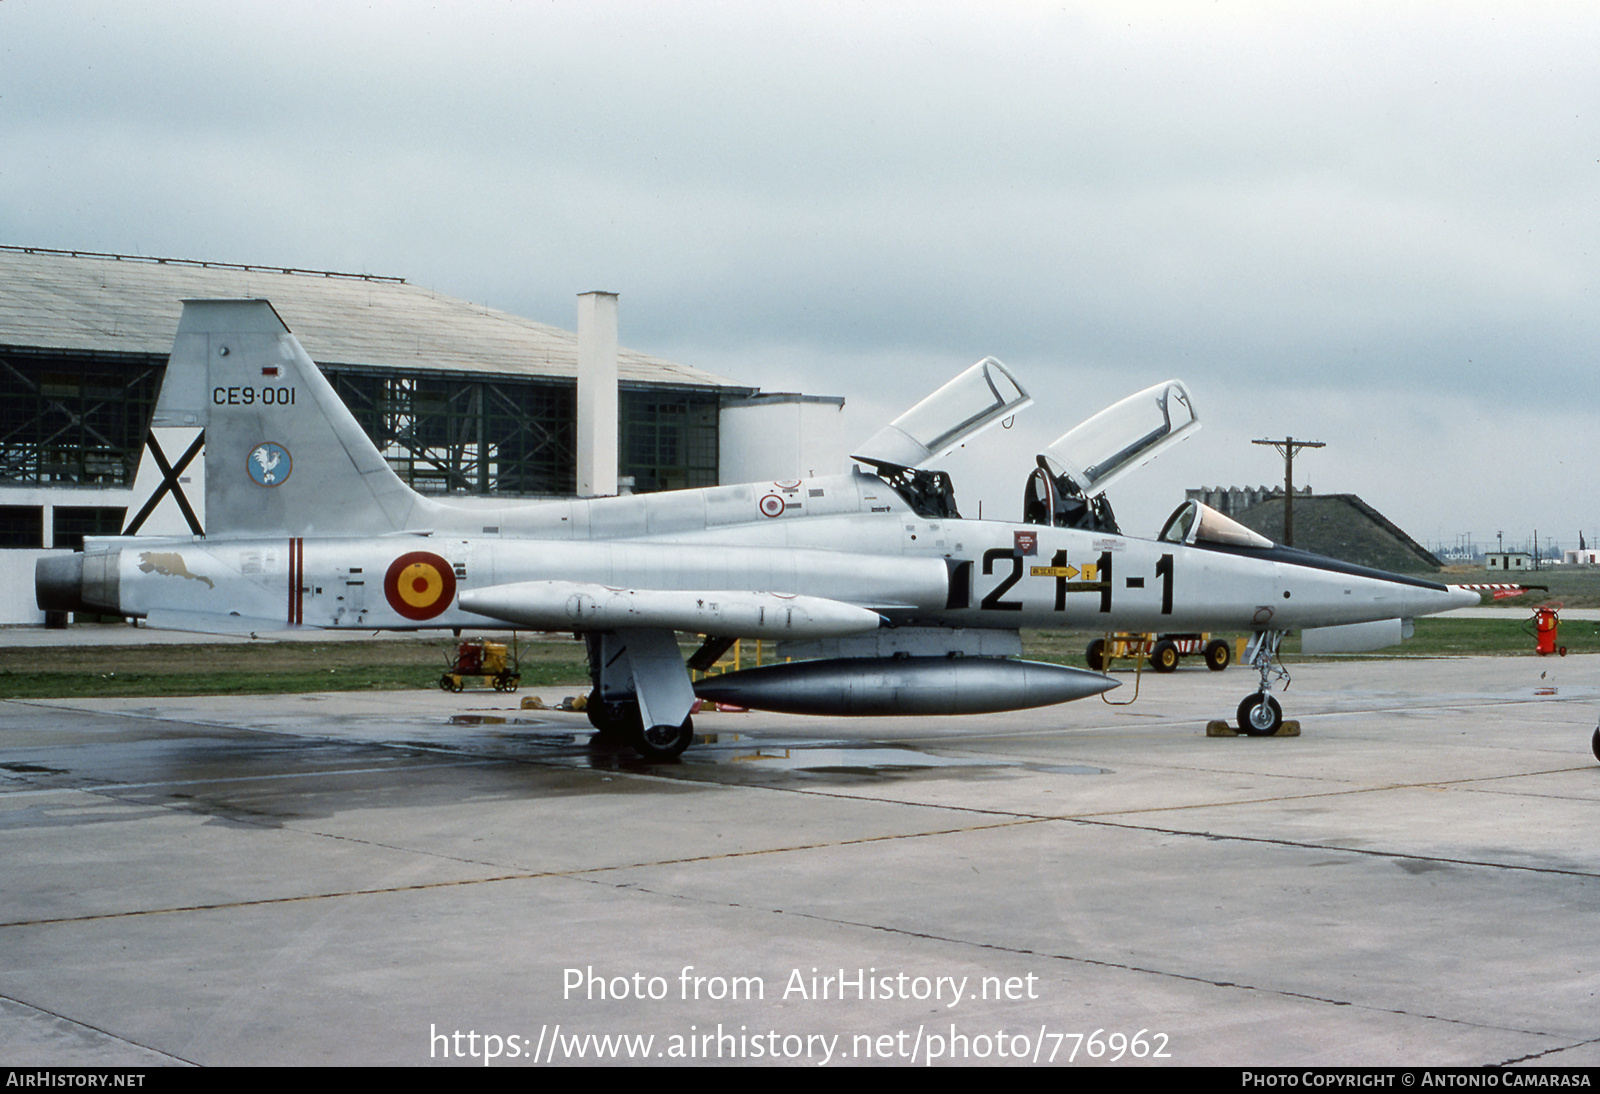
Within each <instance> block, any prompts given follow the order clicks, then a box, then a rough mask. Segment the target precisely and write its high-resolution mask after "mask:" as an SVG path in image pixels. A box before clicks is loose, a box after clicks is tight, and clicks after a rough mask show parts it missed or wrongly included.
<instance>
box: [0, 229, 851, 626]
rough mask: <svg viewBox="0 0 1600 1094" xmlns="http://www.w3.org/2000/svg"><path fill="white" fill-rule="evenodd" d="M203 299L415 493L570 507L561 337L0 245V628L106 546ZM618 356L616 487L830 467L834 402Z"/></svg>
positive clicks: (26, 614)
mask: <svg viewBox="0 0 1600 1094" xmlns="http://www.w3.org/2000/svg"><path fill="white" fill-rule="evenodd" d="M201 298H260V299H266V300H270V301H271V302H272V305H273V307H274V308H276V309H277V311H278V314H279V315H281V316H282V317H283V320H284V322H285V323H286V324H287V325H288V326H289V329H290V330H292V331H294V333H295V336H296V337H297V338H298V339H299V340H300V343H301V344H302V345H303V346H304V347H305V349H306V352H307V353H308V354H309V355H310V356H311V358H312V360H314V361H316V362H317V364H318V365H319V366H320V367H321V368H322V370H323V372H324V373H325V374H326V375H327V376H328V379H329V380H330V382H332V384H333V385H334V388H335V389H336V390H337V391H338V392H339V395H340V396H341V398H343V399H344V401H345V403H346V405H347V406H349V408H350V410H351V412H352V413H354V415H355V416H356V419H357V420H358V421H359V422H360V423H361V424H362V426H363V428H365V429H366V430H367V432H368V434H369V435H370V436H371V437H372V438H373V440H374V441H375V442H376V443H377V445H378V447H379V449H380V450H381V451H382V452H383V453H384V455H385V457H386V458H387V459H388V461H389V463H390V464H391V466H393V467H394V468H395V470H396V471H397V472H398V473H399V474H400V476H401V478H403V479H404V480H405V481H407V482H408V483H410V484H411V485H412V486H413V487H414V488H415V489H417V490H419V491H421V492H423V493H431V494H456V495H486V494H496V495H501V496H526V497H553V496H563V495H565V496H570V495H572V494H573V493H574V492H575V489H576V467H577V460H576V449H577V444H578V428H577V424H576V421H577V412H578V411H577V389H578V373H579V353H578V336H577V334H575V333H574V332H571V331H567V330H562V329H560V328H557V327H553V326H549V325H547V324H544V323H539V322H535V321H533V320H531V319H525V318H523V317H521V316H516V315H511V314H508V313H506V312H502V311H497V310H495V309H493V308H488V307H484V306H482V305H479V304H472V303H469V302H467V301H465V300H458V299H455V298H452V297H448V296H444V295H441V294H439V293H436V292H432V291H430V290H428V289H424V288H421V287H418V286H416V285H412V284H410V283H408V282H407V281H405V280H404V279H403V278H398V277H380V276H376V275H371V274H343V273H332V272H327V271H319V270H302V269H290V268H282V267H268V266H251V265H234V264H228V263H217V262H199V261H187V260H178V259H162V258H144V257H136V256H130V255H112V254H96V253H88V252H81V251H61V250H48V249H43V248H28V247H10V246H0V622H3V623H26V622H37V621H39V620H41V619H42V618H43V615H42V613H40V612H39V611H38V610H37V608H36V606H35V605H34V603H33V563H34V560H35V559H36V558H37V557H38V556H39V554H40V553H42V552H43V551H45V550H50V549H56V550H60V549H63V548H74V547H79V546H81V545H82V542H83V537H84V536H86V535H115V534H117V533H118V532H120V531H121V530H122V527H123V522H124V520H125V518H126V515H127V511H128V508H129V506H130V504H132V502H133V498H132V487H133V483H134V478H135V474H136V472H137V470H138V467H139V461H140V455H141V451H142V449H143V446H144V438H145V432H146V429H147V427H148V424H149V419H150V412H151V409H152V408H153V407H154V405H155V399H156V395H157V392H158V391H159V390H160V387H161V378H162V374H163V373H164V371H165V368H166V363H167V356H168V354H169V353H170V352H171V350H172V339H173V335H174V333H175V332H176V331H177V326H178V316H179V314H180V312H181V311H182V301H184V300H185V299H201ZM615 360H616V377H617V391H616V399H617V408H618V414H617V418H618V422H617V434H616V436H617V449H618V452H617V472H618V475H619V481H620V482H621V483H622V484H624V486H623V488H624V489H627V488H628V487H627V484H628V480H629V479H631V480H632V488H633V489H635V490H637V491H640V492H644V491H651V490H665V489H675V488H680V487H694V486H713V485H716V484H717V483H718V482H720V481H727V482H740V481H753V480H758V479H762V478H779V477H792V476H794V475H796V474H798V473H800V472H801V471H803V470H808V468H805V467H803V465H804V464H806V463H812V464H816V463H824V464H829V465H828V466H826V467H825V468H824V467H819V468H817V470H819V471H823V470H826V471H831V470H834V469H835V468H834V467H833V466H831V464H830V456H829V455H828V451H829V449H830V448H833V447H838V448H839V449H840V451H841V452H842V442H841V441H840V440H839V439H838V437H837V432H838V427H837V419H838V416H839V415H838V411H839V410H840V408H842V406H843V403H844V400H843V399H836V398H825V397H817V396H801V395H796V394H787V393H785V394H766V393H762V392H760V391H758V390H757V389H755V388H752V387H750V386H748V385H743V384H739V383H737V382H736V381H734V380H730V379H728V378H726V377H723V376H717V375H714V374H712V373H710V372H706V371H704V370H702V369H697V368H694V367H692V366H689V365H682V364H678V363H675V362H672V361H667V360H663V359H661V358H659V357H653V356H650V355H649V354H645V353H639V352H637V351H634V350H629V349H623V348H618V349H617V351H616V358H615ZM838 462H839V459H838V458H832V459H831V463H838ZM602 492H606V491H602Z"/></svg>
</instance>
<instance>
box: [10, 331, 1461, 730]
mask: <svg viewBox="0 0 1600 1094" xmlns="http://www.w3.org/2000/svg"><path fill="white" fill-rule="evenodd" d="M1030 402H1031V398H1030V397H1029V396H1028V394H1027V392H1026V391H1024V390H1023V388H1022V387H1021V385H1020V384H1018V383H1017V381H1016V379H1015V378H1014V377H1013V376H1012V375H1011V373H1010V372H1008V371H1007V370H1006V368H1005V367H1004V366H1003V365H1002V364H1001V363H1000V362H998V361H996V360H994V359H993V358H988V359H985V360H983V361H980V362H978V363H977V364H976V365H974V366H972V368H970V369H968V370H966V371H965V372H964V373H962V374H961V375H960V376H958V377H957V378H956V379H955V380H953V381H951V383H949V384H947V385H945V386H944V387H943V388H941V389H939V391H937V392H935V393H934V394H933V395H931V396H929V397H928V398H927V399H925V400H923V401H922V402H921V403H918V404H917V405H916V406H915V407H913V408H912V409H911V410H910V411H908V412H907V413H906V414H904V415H902V416H901V417H900V418H898V419H896V420H895V422H894V423H892V424H891V425H890V426H888V427H886V428H885V429H884V430H882V431H881V432H880V433H879V434H878V435H877V436H875V437H873V438H872V439H871V440H869V441H868V442H867V444H866V445H864V446H862V447H861V448H860V449H858V450H857V452H856V454H855V457H854V458H855V459H857V460H858V461H859V463H858V464H857V465H856V467H855V468H854V469H853V470H852V471H851V472H849V473H848V474H843V475H835V476H828V477H820V478H813V479H805V480H791V481H783V482H768V483H754V484H744V485H737V486H719V487H711V488H707V489H697V490H679V491H670V492H663V493H657V494H647V495H640V496H630V497H604V498H589V499H567V500H556V501H524V502H520V503H507V504H505V505H503V506H501V507H492V506H491V507H488V508H484V507H480V506H471V507H468V506H463V505H457V504H451V503H450V502H449V501H446V500H440V499H434V498H428V497H424V496H422V495H420V494H418V493H416V492H415V491H413V490H412V489H410V488H409V487H408V486H406V485H405V484H404V483H403V482H402V481H401V480H400V479H399V477H398V476H397V475H396V474H395V473H394V471H393V470H392V469H391V468H390V467H389V465H388V464H387V463H386V462H385V461H384V459H383V457H382V455H381V454H380V453H379V451H378V450H377V448H376V447H375V446H374V445H373V443H372V441H371V440H370V439H369V438H368V437H367V436H366V435H365V433H363V432H362V430H361V428H360V426H359V425H358V424H357V423H356V421H355V419H354V418H353V417H352V416H351V414H350V412H349V410H348V409H347V408H346V407H345V406H344V404H343V403H342V402H341V401H340V400H339V398H338V396H337V395H336V394H335V392H334V390H333V388H332V386H331V385H330V384H329V383H328V381H327V380H326V379H325V378H324V377H323V375H322V374H321V372H320V371H319V370H318V369H317V367H316V365H315V364H313V363H312V361H311V359H310V358H309V357H308V356H307V355H306V353H305V351H304V350H303V349H302V348H301V346H300V344H299V342H298V341H297V340H296V339H295V337H294V335H293V334H291V333H290V332H289V330H288V328H287V327H286V326H285V324H284V323H283V321H282V320H281V319H280V318H279V316H278V314H277V312H276V311H275V310H274V309H273V308H272V306H271V304H269V303H268V302H267V301H264V300H198V301H187V302H185V305H184V310H183V316H182V319H181V320H180V322H179V325H178V334H177V338H176V341H175V343H174V346H173V351H172V357H171V361H170V363H169V365H168V368H167V373H166V377H165V380H164V382H163V385H162V389H161V393H160V396H159V398H158V401H157V404H156V408H155V413H154V417H153V420H152V429H151V438H150V443H149V447H148V450H147V465H148V467H150V468H152V469H155V470H156V471H157V472H158V473H159V474H160V476H161V480H162V481H161V489H159V490H157V491H155V497H153V498H152V502H151V505H154V504H155V503H156V502H157V501H159V500H161V498H162V496H163V495H166V496H170V497H172V498H173V499H174V500H176V501H177V502H178V504H179V506H180V508H182V510H183V512H184V515H185V518H186V520H187V521H188V522H189V525H190V528H191V530H192V532H194V533H195V534H192V535H186V536H177V537H173V536H164V537H151V536H145V535H138V534H132V535H130V534H126V533H137V532H139V531H140V529H141V525H142V524H143V522H144V519H145V517H146V515H147V514H148V512H149V509H150V506H146V507H145V508H144V509H143V510H141V511H140V512H137V513H135V514H133V515H132V516H131V517H130V520H129V524H128V527H127V528H125V529H124V532H125V534H124V535H123V536H116V537H104V538H89V539H87V540H86V541H85V544H84V550H83V551H82V552H81V553H75V554H72V555H57V556H48V557H45V558H43V559H41V560H40V562H39V564H38V568H37V578H36V584H37V599H38V602H39V605H40V607H41V608H44V609H46V610H56V611H73V610H76V611H97V612H106V613H113V614H121V615H125V616H130V617H135V618H139V619H143V620H144V621H145V622H146V623H147V624H148V625H152V626H164V627H174V628H179V629H185V630H194V631H200V632H208V631H209V632H218V631H223V632H249V633H258V634H260V633H268V632H271V631H282V630H286V629H293V628H302V627H314V628H331V629H339V628H346V629H357V630H380V629H381V630H418V629H427V628H449V629H459V628H463V627H499V628H527V629H538V630H565V631H573V632H576V633H578V634H581V635H582V636H583V637H584V638H585V640H586V642H587V644H588V653H589V663H590V669H591V674H592V677H593V685H594V690H593V692H592V693H591V696H590V701H589V706H588V711H589V717H590V720H591V721H592V722H593V723H594V725H595V727H596V729H598V730H600V731H601V732H602V733H609V734H615V735H618V736H621V737H623V738H624V739H626V740H627V741H628V742H629V743H630V744H632V745H633V747H634V748H635V749H636V750H637V751H639V752H640V753H641V754H642V755H644V756H646V757H648V758H653V759H662V758H670V757H673V756H676V755H678V754H679V753H681V752H682V751H683V750H684V748H685V747H687V746H688V745H689V744H690V742H691V740H692V737H693V726H692V722H691V719H690V712H691V710H692V708H693V706H694V703H695V701H696V697H697V694H698V696H699V697H701V698H705V699H712V700H717V701H727V702H734V703H738V704H740V705H743V706H748V707H756V708H761V709H770V710H780V711H795V712H803V713H814V714H828V715H846V714H927V713H941V714H944V713H982V712H989V711H999V710H1013V709H1021V708H1025V707H1032V706H1042V705H1047V704H1051V703H1058V702H1064V701H1067V700H1071V699H1079V698H1084V697H1086V696H1089V695H1094V694H1099V693H1101V692H1103V691H1106V690H1108V689H1110V688H1112V687H1115V686H1116V681H1114V680H1112V679H1111V678H1110V677H1108V676H1105V675H1102V674H1100V673H1097V672H1090V671H1086V670H1084V669H1077V668H1068V667H1065V666H1060V665H1046V664H1040V663H1037V662H1029V661H1023V660H1019V659H1018V657H1019V655H1020V653H1021V640H1020V638H1019V634H1018V632H1019V629H1020V628H1022V627H1071V628H1081V629H1100V630H1106V631H1111V630H1155V629H1160V630H1167V631H1199V630H1247V631H1251V632H1253V634H1254V635H1255V637H1254V639H1253V640H1252V643H1251V653H1250V658H1251V661H1252V663H1253V664H1254V665H1255V667H1256V668H1257V669H1258V670H1259V672H1260V686H1259V688H1258V689H1257V690H1256V691H1255V692H1253V693H1252V694H1251V695H1249V696H1247V697H1246V698H1245V700H1244V702H1243V703H1241V704H1240V707H1239V712H1238V715H1239V724H1240V727H1241V729H1243V730H1245V731H1246V732H1250V733H1256V734H1265V733H1271V732H1273V731H1274V730H1276V729H1277V727H1278V725H1279V724H1280V722H1281V720H1282V710H1281V708H1280V706H1279V704H1278V702H1277V700H1276V699H1274V698H1273V697H1272V696H1271V695H1270V694H1269V693H1268V690H1269V686H1270V683H1271V681H1272V675H1273V671H1274V670H1273V668H1272V665H1273V661H1274V658H1275V655H1276V652H1277V648H1278V643H1279V641H1280V640H1281V638H1282V637H1283V635H1284V634H1285V633H1286V632H1288V631H1290V630H1293V629H1301V628H1305V629H1306V634H1307V635H1308V639H1307V640H1308V641H1310V637H1309V636H1312V635H1320V636H1321V637H1322V638H1323V640H1324V647H1325V648H1328V647H1329V645H1330V644H1339V643H1343V644H1344V645H1345V646H1346V647H1348V646H1349V645H1350V644H1351V643H1356V644H1365V645H1366V646H1367V647H1368V648H1376V647H1375V645H1373V644H1374V643H1376V644H1377V645H1382V644H1387V643H1389V642H1392V641H1398V640H1399V638H1400V636H1401V634H1402V633H1403V631H1404V629H1405V627H1406V624H1407V621H1409V620H1410V619H1411V618H1413V617H1415V616H1418V615H1425V614H1429V613H1432V612H1438V611H1444V610H1448V609H1450V608H1455V607H1460V606H1463V605H1465V604H1469V603H1476V602H1477V594H1475V593H1470V592H1462V591H1459V590H1452V589H1449V588H1447V587H1446V586H1443V585H1439V584H1436V583H1434V582H1430V581H1424V580H1420V579H1417V578H1410V577H1402V576H1397V575H1393V574H1386V573H1382V572H1379V571H1375V570H1368V569H1364V568H1361V567H1357V566H1350V565H1346V564H1344V563H1339V562H1334V561H1331V560H1328V559H1324V558H1320V557H1318V556H1314V555H1309V554H1306V553H1305V552H1300V551H1294V550H1292V549H1289V548H1284V547H1279V546H1275V545H1273V544H1272V543H1270V542H1269V541H1268V540H1266V539H1264V538H1262V537H1260V536H1258V535H1256V534H1255V533H1253V532H1250V531H1249V530H1247V529H1245V528H1243V527H1242V526H1240V525H1238V524H1236V523H1234V522H1233V521H1230V520H1229V519H1228V518H1226V517H1224V516H1222V515H1221V514H1220V513H1217V512H1215V511H1214V510H1211V509H1208V508H1207V507H1205V506H1203V505H1200V504H1199V503H1197V502H1188V503H1186V504H1185V505H1183V506H1180V507H1179V509H1178V510H1177V512H1175V513H1174V514H1173V516H1172V518H1171V519H1170V520H1169V521H1168V522H1167V525H1166V528H1165V529H1164V530H1163V531H1162V533H1161V535H1160V536H1159V537H1158V538H1156V539H1154V540H1148V539H1138V538H1134V537H1131V536H1127V535H1124V534H1123V533H1122V531H1121V530H1120V529H1119V528H1118V526H1117V523H1116V519H1115V517H1114V515H1113V514H1112V512H1111V508H1110V505H1109V504H1108V503H1107V502H1106V500H1105V497H1104V490H1105V488H1106V487H1107V486H1108V485H1109V484H1110V483H1111V482H1113V481H1115V480H1116V479H1117V478H1120V477H1121V476H1122V475H1123V474H1125V473H1126V472H1127V471H1129V470H1131V469H1132V468H1134V467H1136V466H1138V465H1139V464H1140V463H1142V462H1144V461H1145V460H1147V459H1149V458H1150V457H1152V456H1153V455H1155V454H1156V453H1157V452H1159V451H1161V450H1162V449H1163V448H1165V447H1167V446H1169V445H1171V444H1174V443H1176V442H1178V441H1181V440H1182V439H1183V438H1184V437H1186V436H1187V435H1188V434H1189V433H1191V432H1192V431H1193V430H1194V429H1196V428H1198V425H1199V422H1198V418H1197V417H1196V415H1195V413H1194V409H1193V402H1192V400H1191V398H1190V396H1189V393H1188V391H1187V389H1186V388H1185V387H1184V386H1183V385H1182V384H1181V383H1179V382H1177V381H1170V382H1168V383H1165V384H1158V385H1156V386H1155V387H1153V388H1150V389H1148V390H1146V391H1144V392H1140V393H1138V394H1136V395H1133V396H1130V397H1129V398H1127V399H1124V400H1123V401H1122V402H1120V403H1118V404H1116V405H1115V406H1113V407H1111V408H1110V409H1109V410H1107V411H1105V412H1102V413H1101V414H1099V415H1097V416H1095V417H1094V418H1092V419H1090V420H1089V421H1088V422H1085V423H1084V424H1083V425H1081V426H1079V427H1078V428H1076V429H1074V430H1072V431H1070V432H1069V433H1067V434H1066V435H1064V436H1063V437H1062V438H1060V439H1059V440H1058V441H1056V442H1055V443H1054V444H1052V445H1051V446H1049V448H1048V449H1047V450H1046V452H1045V453H1043V454H1042V455H1041V456H1040V457H1039V461H1038V464H1039V466H1038V468H1037V469H1036V470H1035V471H1034V472H1033V474H1032V476H1031V477H1030V478H1029V481H1028V485H1027V489H1026V498H1025V503H1024V509H1025V514H1024V520H1023V521H1022V522H1020V523H1009V522H1003V521H994V520H988V521H983V520H968V519H964V518H963V517H961V515H960V513H959V512H958V511H957V508H956V503H955V496H954V492H953V489H952V487H951V483H950V480H949V477H948V476H947V475H945V474H944V473H942V472H939V471H935V470H930V469H929V467H928V465H929V464H931V463H933V462H935V461H937V460H938V459H940V458H941V457H942V456H943V455H945V454H946V453H948V452H950V451H952V450H953V449H954V448H955V447H956V446H958V445H959V444H961V443H963V442H965V441H967V440H969V439H970V438H972V437H973V436H974V435H976V434H977V433H978V432H979V431H981V430H983V429H985V428H987V427H989V426H991V425H993V424H995V423H997V422H999V421H1001V420H1002V419H1004V418H1006V417H1007V416H1009V415H1011V414H1014V413H1015V412H1016V411H1018V410H1019V409H1021V408H1023V407H1025V406H1026V405H1027V404H1028V403H1030ZM202 451H203V453H204V455H203V457H202V456H200V455H199V453H201V452H202ZM196 460H200V461H201V462H200V464H199V465H198V466H197V467H193V468H191V470H197V471H200V472H201V473H202V475H201V476H196V477H203V479H204V498H205V527H204V529H203V532H204V534H200V533H201V531H202V529H201V527H200V524H199V521H198V520H197V519H196V517H195V514H194V513H193V510H192V507H191V506H189V505H188V503H187V501H186V500H185V498H184V495H183V491H182V488H181V486H180V485H179V482H180V477H181V473H182V472H183V471H184V469H185V468H186V467H190V465H192V464H194V463H195V461H196ZM863 465H865V466H866V467H867V468H870V470H863V469H862V466H863ZM677 632H689V633H693V634H698V635H705V636H706V638H705V642H704V644H703V645H702V647H701V648H700V650H699V652H697V653H696V654H695V655H694V656H692V657H690V658H689V661H688V664H687V665H686V664H685V660H684V658H683V656H682V655H681V654H680V652H679V649H678V645H677V640H676V633H677ZM737 638H766V639H779V640H781V641H782V642H783V647H782V651H783V653H784V654H786V655H787V656H789V657H790V658H791V660H790V661H789V662H788V663H785V664H777V665H768V666H765V667H761V668H756V669H750V670H746V671H743V672H734V673H728V674H725V675H722V676H718V677H715V678H711V679H708V680H704V681H701V682H700V683H699V684H695V683H692V682H691V676H690V671H689V670H690V668H691V667H692V668H701V669H703V668H704V667H706V666H708V665H709V664H710V663H712V662H714V661H715V660H716V658H717V657H718V656H720V654H721V653H722V652H723V651H724V650H725V649H726V648H727V646H728V645H729V644H731V642H732V641H733V640H734V639H737Z"/></svg>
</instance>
